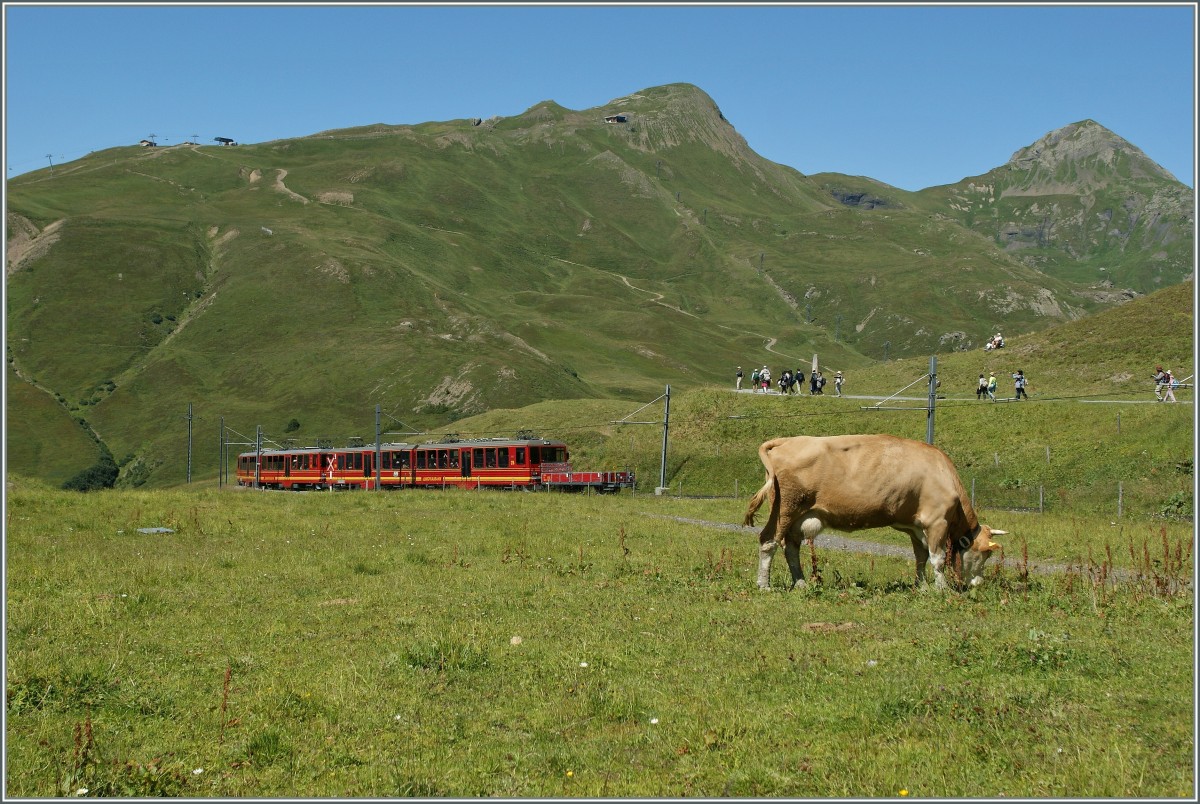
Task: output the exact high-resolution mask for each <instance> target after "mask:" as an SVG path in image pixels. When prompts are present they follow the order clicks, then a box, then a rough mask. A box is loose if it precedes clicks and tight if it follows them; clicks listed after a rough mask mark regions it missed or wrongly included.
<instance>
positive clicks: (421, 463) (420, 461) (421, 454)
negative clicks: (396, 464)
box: [417, 450, 425, 469]
mask: <svg viewBox="0 0 1200 804" xmlns="http://www.w3.org/2000/svg"><path fill="white" fill-rule="evenodd" d="M417 468H418V469H424V468H425V450H417Z"/></svg>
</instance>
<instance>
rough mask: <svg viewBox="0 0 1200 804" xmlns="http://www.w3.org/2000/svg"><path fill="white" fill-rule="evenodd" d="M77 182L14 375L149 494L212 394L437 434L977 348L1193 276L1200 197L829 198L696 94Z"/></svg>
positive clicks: (1158, 181)
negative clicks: (184, 412) (176, 424)
mask: <svg viewBox="0 0 1200 804" xmlns="http://www.w3.org/2000/svg"><path fill="white" fill-rule="evenodd" d="M615 115H621V116H622V117H624V118H625V119H624V120H616V119H615V118H614V122H606V120H605V118H613V117H614V116H615ZM1064 141H1070V138H1068V137H1063V136H1060V137H1059V138H1058V139H1056V140H1055V141H1054V142H1053V143H1051V145H1052V146H1053V147H1054V148H1058V147H1061V143H1063V142H1064ZM1022 150H1024V149H1021V150H1018V151H1017V153H1021V152H1022ZM1122 153H1124V154H1126V156H1124V157H1122V159H1121V160H1114V162H1113V164H1116V165H1118V166H1120V165H1125V166H1128V165H1129V164H1131V162H1130V160H1132V159H1134V157H1136V154H1133V153H1132V151H1131V150H1129V149H1125V150H1124V151H1122ZM1060 161H1062V162H1063V163H1065V162H1069V160H1060ZM1088 164H1089V168H1088V171H1089V172H1088V175H1089V177H1090V179H1089V180H1094V179H1097V178H1100V177H1102V173H1103V171H1102V170H1101V168H1103V167H1104V163H1103V162H1099V163H1096V164H1095V165H1093V164H1092V163H1091V162H1089V163H1088ZM1038 165H1039V166H1038V167H1037V169H1038V170H1040V171H1041V173H1038V174H1037V175H1036V176H1034V178H1036V179H1037V180H1038V181H1042V180H1044V179H1043V178H1042V177H1043V175H1044V176H1053V177H1055V180H1056V181H1058V180H1062V179H1063V178H1064V177H1065V178H1069V175H1067V174H1065V173H1064V174H1063V175H1062V176H1060V175H1059V174H1060V173H1061V167H1062V165H1061V164H1059V163H1055V166H1054V169H1053V170H1050V165H1049V163H1047V164H1046V165H1045V166H1041V163H1038ZM56 168H57V169H58V170H57V172H56V174H55V175H54V177H53V179H52V180H51V178H50V177H49V176H48V175H36V176H33V177H26V176H22V177H17V178H15V179H13V180H10V182H9V185H8V186H9V212H10V216H9V218H8V226H7V228H8V231H9V239H8V251H9V255H10V258H9V260H8V265H7V267H8V269H9V310H8V313H9V315H8V319H7V320H8V331H7V336H8V337H7V345H8V359H9V363H10V367H16V368H19V369H20V372H21V375H23V376H26V377H29V378H32V379H34V380H36V381H37V383H38V385H39V387H42V388H44V389H46V390H47V393H48V394H49V395H50V396H51V398H53V399H54V400H55V402H56V404H58V405H59V406H60V408H61V410H60V414H61V415H62V416H63V417H64V418H65V419H68V420H69V419H70V418H86V420H87V421H88V423H89V425H90V426H93V427H94V428H95V430H96V432H98V433H102V434H103V435H102V440H103V442H104V443H105V444H107V445H109V446H110V447H111V449H112V453H113V454H114V455H117V456H127V457H128V459H129V461H130V462H133V463H128V462H127V464H126V465H133V464H134V463H136V464H137V465H140V466H141V467H143V468H142V469H139V470H138V472H139V473H141V475H145V476H155V475H156V474H161V473H166V475H165V476H170V474H171V473H172V472H177V468H171V467H172V464H171V461H170V459H169V458H168V453H169V449H168V447H167V446H166V445H167V444H169V443H170V438H169V437H168V436H166V435H164V433H163V429H164V427H165V424H164V423H165V422H167V421H173V420H175V419H176V418H177V416H178V413H177V411H178V410H179V409H180V407H181V406H183V405H185V404H186V401H185V400H197V401H202V402H204V404H206V405H207V406H209V407H211V406H212V405H215V404H217V403H218V402H219V403H220V404H222V405H225V406H227V408H228V412H229V414H230V415H231V417H232V416H234V415H237V416H268V417H273V416H276V415H278V414H279V413H280V412H281V411H289V413H288V414H287V415H288V416H289V417H290V416H293V415H294V416H297V417H303V418H304V419H305V420H306V422H307V423H308V426H315V427H321V426H324V427H332V426H334V425H335V423H336V422H339V421H345V420H347V419H350V418H352V415H353V412H354V411H355V410H356V409H357V407H358V406H359V405H361V404H368V403H369V404H374V403H380V404H382V405H383V407H384V410H385V411H388V412H390V415H393V416H395V417H396V418H397V419H404V420H408V419H413V420H415V421H418V422H419V423H420V424H421V425H422V426H432V425H435V424H439V423H445V422H447V421H453V420H455V419H458V418H461V417H462V416H466V415H472V414H474V413H479V412H481V411H483V410H487V409H490V408H494V407H514V406H520V405H524V404H530V403H532V402H536V401H539V400H543V399H585V398H631V397H637V396H639V395H642V394H644V393H646V392H648V391H650V390H652V389H654V388H661V386H662V385H663V384H664V383H675V384H678V385H684V386H686V385H696V384H701V385H702V384H705V383H711V382H714V381H717V379H718V378H720V377H723V376H724V375H725V374H726V373H727V372H728V370H729V366H732V365H736V364H740V363H750V362H752V360H753V359H756V358H761V359H766V360H778V359H783V358H786V359H788V360H789V361H791V360H795V361H796V362H797V363H803V362H807V361H809V360H811V356H812V354H813V353H817V352H819V353H820V354H821V355H822V361H823V362H824V361H826V360H828V361H830V362H832V363H836V364H837V365H840V366H845V367H854V366H868V365H871V364H872V363H873V362H875V361H879V360H886V359H888V358H889V357H891V358H896V357H901V356H904V355H912V354H927V353H929V352H938V351H943V352H944V351H961V350H970V349H974V348H978V347H979V345H981V343H982V340H983V339H984V338H986V337H988V336H990V335H991V334H992V333H993V332H994V331H996V329H997V328H998V327H1003V329H1004V331H1005V332H1006V334H1008V333H1012V334H1017V333H1019V332H1032V331H1035V330H1039V329H1044V328H1046V327H1047V326H1049V325H1051V324H1053V323H1055V322H1062V321H1069V320H1073V319H1078V318H1081V317H1083V316H1085V315H1087V314H1088V313H1090V312H1094V311H1097V310H1100V309H1104V308H1105V307H1107V306H1109V305H1111V304H1112V303H1114V302H1117V301H1120V300H1122V299H1124V298H1129V297H1130V295H1129V294H1126V293H1125V292H1124V288H1125V287H1130V288H1131V289H1132V290H1131V291H1130V293H1142V292H1146V291H1148V290H1150V289H1153V288H1154V287H1155V286H1157V285H1167V284H1171V283H1173V282H1175V281H1182V280H1183V279H1184V278H1185V277H1186V276H1188V275H1190V263H1188V265H1187V266H1186V269H1181V268H1180V267H1179V255H1180V254H1183V253H1185V252H1186V253H1188V254H1189V255H1190V248H1189V244H1190V242H1191V232H1190V231H1184V225H1183V224H1181V223H1180V222H1179V221H1177V220H1176V218H1178V217H1179V215H1178V213H1177V211H1175V210H1173V209H1171V208H1166V207H1164V208H1163V209H1162V210H1160V212H1159V213H1158V217H1156V218H1155V217H1153V216H1152V215H1150V214H1147V213H1146V210H1147V209H1152V208H1153V203H1154V202H1153V198H1154V197H1155V193H1158V194H1160V195H1162V196H1164V197H1166V198H1167V201H1170V200H1171V198H1175V197H1178V198H1179V199H1183V198H1186V197H1187V196H1188V193H1189V192H1190V191H1187V192H1185V191H1186V190H1187V188H1183V189H1182V190H1180V189H1179V186H1177V185H1178V183H1177V182H1176V183H1174V185H1172V183H1171V182H1170V181H1169V180H1167V179H1165V178H1162V177H1160V176H1158V175H1155V174H1154V172H1153V171H1151V170H1148V169H1142V168H1137V169H1136V170H1134V169H1132V168H1130V169H1129V170H1132V173H1133V174H1136V175H1135V176H1125V175H1123V174H1119V173H1117V172H1114V173H1113V174H1112V177H1111V187H1109V188H1102V190H1101V191H1096V192H1093V193H1092V196H1094V199H1093V200H1092V201H1090V202H1088V204H1089V205H1085V204H1084V203H1083V202H1081V201H1080V200H1079V198H1076V199H1074V200H1071V199H1069V198H1067V197H1065V196H1063V195H1062V194H1061V193H1060V194H1058V195H1049V196H1045V197H1041V196H1039V197H1038V200H1037V201H1035V202H1033V203H1034V204H1046V203H1047V202H1046V201H1045V199H1046V198H1048V199H1051V200H1052V202H1053V204H1055V205H1057V209H1051V207H1050V206H1045V207H1040V208H1038V209H1037V210H1036V211H1031V207H1032V204H1031V205H1027V206H1022V204H1023V203H1025V202H1024V201H1022V200H1021V198H1020V197H1006V196H1004V194H1003V189H1004V188H1005V187H1009V186H1015V185H1014V184H1013V180H1012V179H1011V176H1012V174H1013V168H1012V167H1011V166H1000V167H998V168H997V169H996V171H993V173H995V176H994V177H993V182H992V189H989V190H986V191H985V190H981V189H978V187H975V185H980V186H982V185H983V184H984V182H983V181H982V180H978V181H976V180H974V179H972V180H964V182H963V183H960V184H959V185H954V186H950V187H947V188H932V189H931V190H926V191H920V192H917V193H908V192H905V191H900V190H895V189H894V188H888V187H887V186H886V185H883V184H882V183H879V182H875V181H874V180H870V179H866V178H850V177H839V176H837V175H836V174H818V175H815V176H805V175H803V174H801V173H800V172H798V171H796V170H794V169H792V168H789V167H786V166H782V165H778V164H776V163H773V162H770V161H769V160H766V159H764V158H762V157H761V156H759V155H757V154H756V153H755V152H754V151H753V149H752V148H751V147H750V146H749V144H748V143H747V142H746V141H745V139H744V138H742V137H741V135H740V134H738V133H737V131H736V129H735V128H734V127H733V126H732V124H731V123H729V121H728V120H726V119H725V118H724V115H723V114H722V113H721V111H720V108H719V107H718V106H717V104H716V103H715V102H714V101H713V99H712V98H711V97H709V96H708V95H707V94H706V93H704V92H703V91H702V90H700V89H699V88H697V87H694V86H692V85H689V84H676V85H667V86H665V87H652V88H649V89H646V90H642V91H639V92H636V93H631V94H630V95H626V96H622V97H620V98H615V99H612V100H610V101H608V102H607V103H604V104H600V105H598V106H595V107H592V108H591V109H586V110H582V111H572V110H569V109H565V108H564V107H562V106H559V105H558V104H556V103H554V102H553V101H543V102H540V103H538V104H534V105H533V106H531V107H530V108H529V109H528V110H526V111H525V112H523V113H522V114H521V115H516V116H514V117H509V118H492V119H489V120H487V121H484V120H479V119H472V118H464V119H460V120H455V121H446V122H430V123H421V124H417V125H413V126H386V125H383V124H373V125H369V126H361V127H355V128H352V129H331V130H328V131H325V132H319V133H318V134H314V135H310V136H308V137H303V138H297V139H290V140H277V141H272V142H270V143H262V144H257V145H240V146H237V147H219V146H199V145H191V144H188V145H178V146H171V147H170V148H166V147H160V148H155V149H150V148H145V149H141V148H137V147H136V146H131V147H128V148H122V149H110V150H108V151H104V152H98V153H96V154H92V155H90V156H89V157H87V158H85V159H84V160H79V162H78V163H68V164H67V165H65V166H56ZM1129 170H1127V171H1126V172H1129ZM989 175H990V174H989ZM1021 177H1022V179H1024V178H1028V176H1027V175H1026V174H1021ZM831 184H842V185H845V186H846V187H847V188H850V189H854V188H856V187H857V188H865V190H866V191H869V192H867V193H866V194H865V196H864V197H866V196H874V197H877V199H878V200H879V201H880V202H881V203H878V204H874V203H872V204H863V203H861V199H859V203H851V201H852V196H853V193H852V192H849V191H847V192H843V193H841V195H838V194H837V193H835V192H832V191H831V189H830V185H831ZM995 187H1000V191H999V192H997V191H996V190H995V189H994V188H995ZM1172 192H1174V193H1175V194H1176V195H1175V196H1172V195H1171V193H1172ZM1110 197H1112V198H1122V199H1124V203H1125V206H1124V207H1122V206H1121V204H1113V203H1111V202H1110ZM1147 198H1148V199H1150V200H1144V199H1147ZM1130 199H1134V200H1135V203H1132V204H1131V203H1130ZM1085 200H1086V198H1085ZM1158 203H1159V204H1160V206H1162V205H1167V206H1168V207H1169V204H1167V202H1166V201H1162V200H1161V199H1160V201H1159V202H1158ZM1172 203H1174V202H1172ZM1101 204H1103V205H1105V206H1103V207H1101V209H1108V208H1110V207H1112V208H1115V209H1117V210H1118V211H1117V212H1116V213H1114V214H1112V215H1110V217H1109V225H1110V228H1111V227H1112V226H1117V227H1118V228H1119V229H1120V232H1119V234H1118V235H1107V236H1106V237H1105V238H1104V240H1105V242H1104V243H1101V244H1100V246H1095V245H1093V244H1089V242H1088V241H1087V238H1086V237H1085V238H1083V239H1080V237H1079V234H1078V232H1077V231H1076V230H1078V229H1079V228H1080V226H1079V223H1078V220H1075V222H1074V223H1072V222H1071V221H1072V220H1073V219H1072V218H1071V216H1075V219H1078V218H1079V216H1081V215H1082V216H1083V217H1084V218H1086V219H1087V220H1088V221H1091V220H1092V218H1093V217H1094V216H1095V214H1096V211H1097V208H1098V206H1099V205H1101ZM1085 206H1086V211H1083V210H1084V208H1085ZM1048 211H1049V214H1048ZM1035 215H1036V216H1039V217H1038V221H1039V223H1038V226H1040V227H1041V228H1040V229H1035V232H1040V233H1041V236H1040V239H1039V237H1032V238H1025V237H1024V235H1023V234H1022V232H1024V230H1025V228H1027V227H1029V226H1030V222H1029V219H1030V217H1031V216H1035ZM1122 215H1123V216H1124V217H1121V216H1122ZM1172 216H1175V217H1174V218H1173V217H1172ZM1186 220H1187V219H1186V216H1185V218H1184V221H1183V223H1186ZM1064 221H1066V223H1064ZM1148 223H1152V224H1153V225H1152V226H1151V228H1150V229H1149V230H1148V229H1147V228H1146V227H1147V225H1148ZM1071 227H1074V229H1072V228H1071ZM1121 227H1127V229H1128V230H1127V231H1126V230H1125V229H1123V228H1121ZM1084 228H1086V227H1084ZM1093 228H1094V227H1093ZM1068 230H1069V231H1068ZM1064 231H1067V234H1069V235H1070V238H1069V239H1067V240H1066V246H1065V247H1064V245H1063V243H1062V242H1060V239H1061V237H1062V233H1063V232H1064ZM1089 231H1090V230H1089ZM1013 232H1015V234H1012V233H1013ZM1148 232H1149V233H1148ZM1006 233H1009V234H1006ZM1010 235H1011V236H1010ZM1089 236H1091V235H1089ZM1148 238H1149V242H1150V245H1151V246H1152V247H1153V249H1154V250H1148V249H1147V247H1146V243H1147V239H1148ZM1154 238H1157V240H1155V239H1154ZM1171 238H1174V240H1172V239H1171ZM1089 249H1090V250H1089ZM1159 251H1161V252H1162V253H1163V254H1164V255H1165V256H1164V257H1162V258H1156V256H1155V255H1156V254H1157V253H1158V252H1159ZM1108 254H1114V255H1117V256H1119V257H1120V258H1121V260H1120V262H1112V263H1108V262H1107V255H1108ZM1096 255H1098V256H1096ZM1101 262H1103V263H1104V264H1103V265H1101V264H1100V263H1101ZM1108 265H1112V267H1113V270H1112V272H1111V273H1109V272H1108V270H1107V268H1106V266H1108ZM1098 268H1106V270H1104V271H1101V270H1098ZM1118 269H1119V270H1118ZM1126 277H1127V278H1129V279H1130V280H1131V281H1130V282H1129V283H1128V284H1126V283H1124V282H1123V279H1125V278H1126ZM1105 283H1107V284H1105ZM1097 294H1101V295H1097ZM1102 294H1110V295H1108V296H1104V295H1102ZM81 334H84V335H86V337H80V335H81ZM64 344H69V345H70V348H69V349H64V348H63V346H64ZM172 411H175V412H172ZM10 414H12V416H11V419H10V423H11V424H13V425H14V426H15V427H16V428H17V429H18V431H20V430H21V429H22V428H23V427H25V426H26V425H24V424H23V422H22V418H21V415H20V412H19V411H15V412H14V411H13V410H12V409H11V407H10ZM29 426H32V425H29ZM122 471H123V472H124V471H126V470H125V469H123V470H122Z"/></svg>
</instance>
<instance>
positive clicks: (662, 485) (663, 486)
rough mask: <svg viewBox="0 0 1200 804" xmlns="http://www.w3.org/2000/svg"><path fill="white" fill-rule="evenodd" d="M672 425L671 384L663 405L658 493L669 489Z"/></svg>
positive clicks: (663, 492) (656, 490) (656, 491)
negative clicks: (669, 442) (668, 449)
mask: <svg viewBox="0 0 1200 804" xmlns="http://www.w3.org/2000/svg"><path fill="white" fill-rule="evenodd" d="M670 427H671V386H669V385H668V386H667V394H666V402H665V403H664V405H663V443H662V463H661V464H660V466H659V470H658V488H657V489H655V493H656V494H665V493H666V491H667V431H668V430H669V429H670Z"/></svg>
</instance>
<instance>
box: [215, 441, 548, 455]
mask: <svg viewBox="0 0 1200 804" xmlns="http://www.w3.org/2000/svg"><path fill="white" fill-rule="evenodd" d="M531 444H532V445H535V446H550V447H565V446H566V444H565V443H564V442H562V441H560V440H558V439H549V438H462V439H455V440H452V441H445V440H443V441H425V442H422V443H420V444H416V443H408V442H384V443H382V444H380V445H379V448H380V449H381V450H388V451H395V450H406V449H418V448H420V449H451V448H455V447H525V446H529V445H531ZM374 451H375V445H374V444H359V445H358V446H355V447H290V448H287V449H281V448H273V449H267V448H264V449H263V450H262V454H264V455H268V454H270V455H279V454H287V455H303V454H306V453H322V452H374ZM254 453H255V451H254V450H248V451H245V452H240V453H238V454H239V455H253V454H254Z"/></svg>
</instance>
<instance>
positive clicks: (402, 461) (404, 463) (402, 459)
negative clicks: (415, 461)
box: [399, 452, 409, 469]
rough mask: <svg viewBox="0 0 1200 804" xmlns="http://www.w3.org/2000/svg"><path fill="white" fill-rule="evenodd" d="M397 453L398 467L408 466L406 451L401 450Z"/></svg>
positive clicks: (405, 467) (404, 467)
mask: <svg viewBox="0 0 1200 804" xmlns="http://www.w3.org/2000/svg"><path fill="white" fill-rule="evenodd" d="M399 455H400V468H401V469H407V468H408V466H409V460H408V453H407V452H401V453H399Z"/></svg>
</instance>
